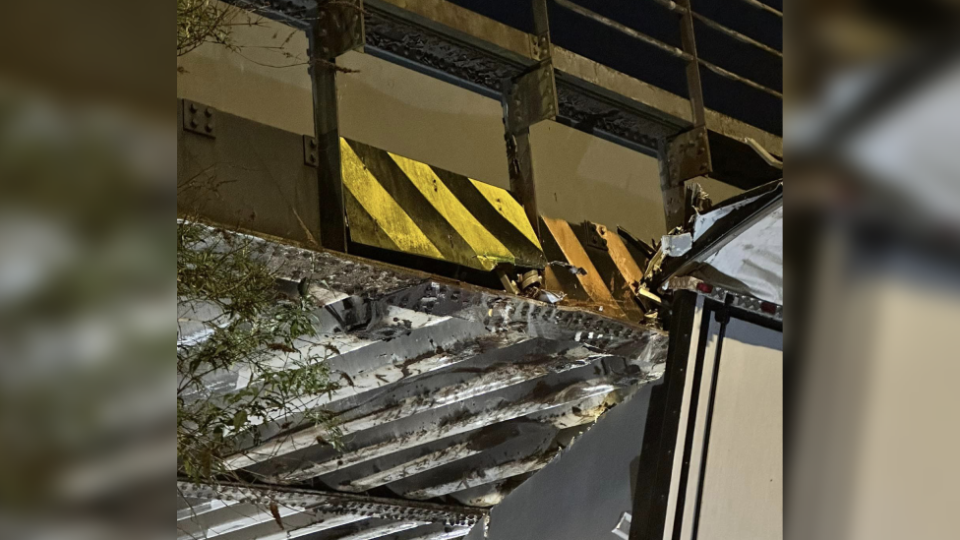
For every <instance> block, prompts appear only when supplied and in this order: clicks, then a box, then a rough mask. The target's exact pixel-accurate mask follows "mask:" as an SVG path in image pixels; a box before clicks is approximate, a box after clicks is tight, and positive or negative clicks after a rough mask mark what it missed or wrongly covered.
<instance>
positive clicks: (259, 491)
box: [177, 480, 488, 527]
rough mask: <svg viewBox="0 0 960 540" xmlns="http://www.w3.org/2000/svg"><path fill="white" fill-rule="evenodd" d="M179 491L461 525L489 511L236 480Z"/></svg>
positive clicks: (186, 485)
mask: <svg viewBox="0 0 960 540" xmlns="http://www.w3.org/2000/svg"><path fill="white" fill-rule="evenodd" d="M177 492H178V495H180V496H182V497H184V498H188V499H202V500H219V501H235V502H240V503H251V504H263V505H269V504H271V503H274V504H277V505H280V506H285V507H289V508H294V509H302V510H303V511H307V512H308V511H316V512H323V513H327V514H336V515H357V516H366V517H371V518H380V519H390V520H397V521H400V520H416V521H425V522H431V523H443V524H445V525H451V526H461V527H472V526H474V525H476V524H477V523H478V522H479V521H480V520H481V519H482V518H484V517H486V516H487V514H488V512H487V511H486V510H484V509H481V508H469V507H461V506H445V505H440V504H434V503H425V502H419V501H409V500H402V499H385V498H380V497H367V496H363V495H351V494H346V493H329V492H322V491H316V490H308V489H296V488H286V487H265V486H257V485H243V484H236V483H224V484H219V485H215V486H214V485H208V484H196V483H193V482H186V481H180V480H178V481H177Z"/></svg>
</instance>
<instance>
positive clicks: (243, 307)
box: [177, 222, 339, 483]
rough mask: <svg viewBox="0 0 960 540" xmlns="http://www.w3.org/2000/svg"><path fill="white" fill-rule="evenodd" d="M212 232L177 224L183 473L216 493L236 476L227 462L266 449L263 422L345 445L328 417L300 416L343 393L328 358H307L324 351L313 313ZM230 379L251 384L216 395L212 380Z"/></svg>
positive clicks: (246, 248)
mask: <svg viewBox="0 0 960 540" xmlns="http://www.w3.org/2000/svg"><path fill="white" fill-rule="evenodd" d="M208 231H209V229H206V228H203V227H200V226H197V225H195V224H193V223H190V222H178V224H177V312H178V313H177V317H178V321H179V324H180V328H181V333H179V334H178V340H177V375H178V387H177V463H178V467H179V470H180V472H181V473H183V474H185V475H187V476H188V477H190V478H191V479H192V480H194V481H198V482H206V483H212V482H215V481H216V479H217V478H222V477H223V476H222V475H224V474H226V473H227V471H226V470H225V468H224V467H223V458H224V457H226V456H228V455H231V454H233V453H235V452H237V450H238V444H239V443H240V442H243V443H245V444H250V443H251V442H252V443H253V444H259V443H260V429H259V428H260V425H261V424H262V422H261V421H260V420H259V419H261V418H266V417H273V418H286V419H291V418H292V419H296V423H297V426H305V425H326V426H327V427H328V429H329V430H330V435H329V436H327V437H324V439H325V440H327V441H332V444H336V443H337V442H338V441H339V436H338V432H337V430H336V427H335V426H334V425H333V422H332V417H331V415H330V414H329V413H326V412H324V411H315V410H314V411H302V410H301V408H300V407H299V406H298V402H299V400H300V398H304V397H308V396H318V395H322V394H324V393H327V392H331V391H333V390H335V389H336V385H335V384H334V383H332V382H331V381H330V374H329V371H328V368H327V366H326V363H325V362H324V360H325V355H326V353H324V355H314V354H311V353H305V352H303V351H304V350H313V349H314V348H315V347H311V346H309V344H310V343H311V342H312V338H314V337H316V330H315V322H316V321H315V320H314V316H313V315H312V311H313V310H314V309H315V306H314V304H313V303H312V301H311V300H310V299H309V297H307V296H304V295H300V294H296V295H292V296H290V295H285V294H283V293H281V292H280V288H278V285H277V280H276V278H275V276H274V275H273V273H272V272H271V271H270V269H269V268H267V267H266V266H265V265H264V264H263V263H261V262H259V261H258V260H257V259H256V258H255V257H254V256H253V253H252V251H251V249H250V245H249V244H239V245H237V244H229V245H228V244H227V241H226V240H224V239H223V238H221V237H219V236H216V235H215V234H212V233H209V232H208ZM187 326H189V332H188V335H184V334H183V332H182V331H183V329H184V328H185V327H187ZM191 336H199V337H193V338H192V339H186V338H187V337H191ZM319 348H320V349H321V350H323V347H322V346H319ZM231 371H233V372H237V371H240V372H243V373H247V374H249V381H250V382H249V383H248V384H247V385H245V386H244V387H242V388H239V389H235V388H232V387H231V388H230V389H229V391H224V390H222V389H221V390H217V389H216V387H215V386H211V382H212V377H214V376H215V375H217V374H223V373H226V372H231ZM292 422H293V420H291V423H290V424H284V425H282V426H281V428H282V429H286V428H290V427H296V426H293V424H292Z"/></svg>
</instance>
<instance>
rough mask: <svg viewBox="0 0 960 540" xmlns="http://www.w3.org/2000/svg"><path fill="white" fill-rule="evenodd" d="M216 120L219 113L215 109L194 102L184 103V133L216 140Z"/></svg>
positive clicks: (186, 101)
mask: <svg viewBox="0 0 960 540" xmlns="http://www.w3.org/2000/svg"><path fill="white" fill-rule="evenodd" d="M216 119H217V111H216V109H214V108H213V107H208V106H206V105H202V104H200V103H195V102H193V101H188V100H184V101H183V129H184V131H189V132H191V133H197V134H200V135H204V136H207V137H213V138H215V137H216V136H217V132H216Z"/></svg>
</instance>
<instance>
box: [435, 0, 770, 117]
mask: <svg viewBox="0 0 960 540" xmlns="http://www.w3.org/2000/svg"><path fill="white" fill-rule="evenodd" d="M449 1H451V2H452V3H455V4H458V5H460V6H463V7H465V8H467V9H470V10H472V11H476V12H477V13H481V14H483V15H486V16H487V17H490V18H492V19H495V20H497V21H500V22H502V23H504V24H508V25H510V26H513V27H514V28H518V29H520V30H524V31H526V32H530V31H532V29H533V15H532V11H531V5H530V2H529V1H522V0H449ZM574 1H575V2H576V3H578V4H580V5H582V6H584V7H586V8H588V9H590V10H592V11H595V12H597V13H600V14H601V15H604V16H606V17H609V18H611V19H614V20H616V21H618V22H621V23H623V24H625V25H626V26H629V27H631V28H634V29H636V30H638V31H640V32H643V33H645V34H647V35H650V36H652V37H655V38H657V39H659V40H661V41H664V42H666V43H669V44H671V45H675V46H678V47H679V46H680V22H679V18H678V17H677V16H676V15H674V14H672V13H670V12H668V11H667V10H665V9H664V8H662V7H660V6H659V5H657V4H656V3H654V2H653V1H652V0H574ZM692 1H693V8H694V10H695V11H697V12H698V13H700V14H702V15H704V16H706V17H709V18H710V19H712V20H714V21H716V22H719V23H721V24H723V25H724V26H727V27H729V28H732V29H734V30H737V31H738V32H741V33H743V34H746V35H749V36H750V37H752V38H754V39H756V40H757V41H760V42H762V43H764V44H766V45H769V46H771V47H773V48H775V49H777V50H782V49H783V28H782V19H780V18H779V17H776V16H775V15H772V14H770V13H767V12H764V11H761V10H758V9H756V8H754V7H751V6H749V5H747V4H746V3H744V2H738V1H734V0H692ZM762 1H764V2H765V3H767V4H768V5H770V6H773V7H775V8H777V9H783V3H782V0H762ZM549 11H550V31H551V34H552V38H553V42H554V43H555V44H557V45H559V46H561V47H563V48H565V49H569V50H571V51H574V52H576V53H578V54H581V55H583V56H585V57H587V58H590V59H592V60H596V61H598V62H601V63H603V64H606V65H609V66H610V67H612V68H614V69H617V70H618V71H622V72H624V73H626V74H628V75H632V76H634V77H636V78H638V79H641V80H643V81H646V82H648V83H651V84H654V85H656V86H659V87H661V88H663V89H665V90H669V91H670V92H673V93H676V94H679V95H682V96H684V97H686V95H687V89H686V78H685V75H684V64H683V62H682V61H680V60H678V59H676V58H673V57H671V56H670V55H668V54H666V53H664V52H662V51H660V50H659V49H657V48H655V47H651V46H649V45H646V44H644V43H641V42H639V41H637V40H635V39H632V38H630V37H629V36H626V35H624V34H622V33H620V32H617V31H615V30H613V29H610V28H608V27H606V26H604V25H602V24H600V23H597V22H595V21H592V20H589V19H586V18H584V17H581V16H580V15H578V14H575V13H573V12H570V11H568V10H566V9H564V8H563V7H561V6H559V5H557V4H555V3H553V2H549ZM696 35H697V52H698V53H699V55H700V56H701V57H702V58H703V59H705V60H708V61H710V62H712V63H714V64H717V65H719V66H720V67H723V68H725V69H728V70H730V71H733V72H735V73H738V74H740V75H742V76H744V77H746V78H749V79H751V80H753V81H756V82H758V83H760V84H763V85H764V86H767V87H770V88H773V89H775V90H778V91H782V89H783V63H782V61H781V59H779V58H777V57H775V56H773V55H770V54H768V53H766V52H763V51H761V50H759V49H757V48H755V47H752V46H749V45H745V44H743V43H740V42H738V41H735V40H733V39H731V38H729V37H727V36H725V35H723V34H720V33H718V32H716V31H714V30H712V29H710V28H708V27H706V26H703V25H702V24H700V23H697V25H696ZM701 74H702V75H701V79H702V81H703V93H704V100H705V102H706V106H707V107H708V108H711V109H714V110H717V111H719V112H722V113H725V114H727V115H730V116H733V117H735V118H738V119H740V120H743V121H746V122H748V123H751V124H754V125H756V126H758V127H760V128H763V129H765V130H767V131H771V132H773V133H776V134H778V135H780V134H782V132H783V104H782V102H781V101H780V100H779V99H778V98H776V97H774V96H771V95H769V94H766V93H764V92H761V91H759V90H755V89H753V88H750V87H749V86H745V85H743V84H741V83H739V82H735V81H731V80H729V79H726V78H724V77H721V76H719V75H716V74H714V73H713V72H711V71H709V70H706V69H701Z"/></svg>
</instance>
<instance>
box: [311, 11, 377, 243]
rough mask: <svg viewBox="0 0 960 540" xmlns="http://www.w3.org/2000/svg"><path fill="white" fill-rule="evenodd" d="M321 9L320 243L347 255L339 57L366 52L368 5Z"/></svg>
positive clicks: (316, 77) (317, 42)
mask: <svg viewBox="0 0 960 540" xmlns="http://www.w3.org/2000/svg"><path fill="white" fill-rule="evenodd" d="M317 10H318V12H317V17H316V23H315V24H314V25H313V32H312V39H311V54H310V56H311V66H310V71H311V76H312V78H313V101H314V104H313V112H314V124H315V127H316V136H317V141H316V144H317V155H318V158H319V159H318V166H317V183H318V185H319V187H320V201H319V204H320V243H321V244H322V245H323V247H324V248H327V249H331V250H334V251H340V252H346V251H347V235H348V232H347V222H346V210H345V207H344V201H343V178H342V177H341V167H340V124H339V119H338V115H337V79H336V77H337V67H336V58H337V57H338V56H340V55H341V54H343V53H345V52H347V51H350V50H354V49H358V48H362V47H363V43H364V40H365V37H364V22H363V16H362V14H363V0H326V1H324V0H320V1H319V2H318V5H317Z"/></svg>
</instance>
